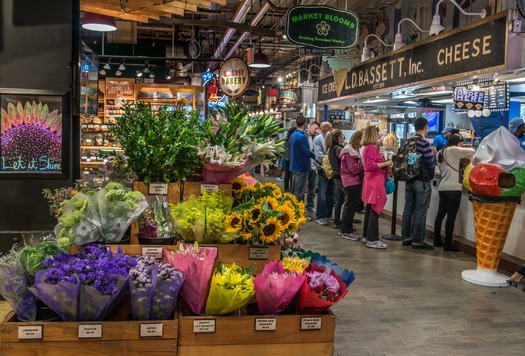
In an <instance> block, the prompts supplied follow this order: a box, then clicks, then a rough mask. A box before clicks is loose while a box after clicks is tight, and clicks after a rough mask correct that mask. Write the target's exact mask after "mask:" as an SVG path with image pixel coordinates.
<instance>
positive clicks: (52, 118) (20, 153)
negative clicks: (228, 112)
mask: <svg viewBox="0 0 525 356" xmlns="http://www.w3.org/2000/svg"><path fill="white" fill-rule="evenodd" d="M0 113H1V131H0V172H18V173H28V172H31V173H59V172H62V97H61V96H59V95H21V94H0Z"/></svg>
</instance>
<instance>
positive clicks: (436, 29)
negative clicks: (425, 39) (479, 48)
mask: <svg viewBox="0 0 525 356" xmlns="http://www.w3.org/2000/svg"><path fill="white" fill-rule="evenodd" d="M443 1H444V0H439V1H438V2H437V4H436V12H435V13H434V16H433V17H432V24H431V25H430V30H429V33H428V35H429V36H435V35H438V34H439V33H441V32H442V31H443V30H445V27H443V26H442V25H441V15H439V5H441V3H442V2H443ZM448 1H450V2H451V3H452V4H454V6H455V7H457V8H458V10H459V11H461V13H462V14H463V15H467V16H479V17H481V18H482V19H483V18H485V16H487V11H486V10H485V9H483V10H481V11H480V12H466V11H465V10H463V8H462V7H461V6H460V5H459V4H458V3H457V2H456V1H454V0H448Z"/></svg>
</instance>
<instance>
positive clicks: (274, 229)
mask: <svg viewBox="0 0 525 356" xmlns="http://www.w3.org/2000/svg"><path fill="white" fill-rule="evenodd" d="M282 232H283V228H282V226H281V223H280V222H279V220H278V219H277V218H276V217H269V218H268V219H266V223H265V226H264V227H263V228H262V229H261V237H260V239H261V242H262V243H263V244H271V243H273V242H275V241H277V239H279V236H280V235H281V233H282Z"/></svg>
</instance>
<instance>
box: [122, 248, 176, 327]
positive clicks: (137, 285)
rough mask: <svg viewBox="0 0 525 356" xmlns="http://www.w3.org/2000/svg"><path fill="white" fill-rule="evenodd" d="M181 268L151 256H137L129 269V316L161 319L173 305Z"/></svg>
mask: <svg viewBox="0 0 525 356" xmlns="http://www.w3.org/2000/svg"><path fill="white" fill-rule="evenodd" d="M183 282H184V276H183V275H182V272H180V271H178V270H177V269H175V268H174V267H172V266H170V265H168V264H166V263H158V262H157V261H156V260H155V258H154V257H141V258H139V260H138V262H137V265H136V266H135V267H133V268H132V269H131V270H130V271H129V286H130V296H131V316H132V319H133V320H165V319H168V318H169V317H170V315H171V314H172V313H173V311H174V310H175V307H176V306H177V296H178V294H179V289H180V287H181V286H182V283H183Z"/></svg>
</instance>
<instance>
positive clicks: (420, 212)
mask: <svg viewBox="0 0 525 356" xmlns="http://www.w3.org/2000/svg"><path fill="white" fill-rule="evenodd" d="M414 129H415V130H416V136H417V138H416V139H417V141H416V151H417V153H418V155H421V156H420V158H419V160H418V161H419V166H420V167H421V169H420V171H419V176H417V177H416V178H415V179H413V180H410V181H408V182H405V207H404V209H403V218H402V222H401V237H402V239H403V246H409V245H412V248H413V249H420V250H433V249H434V246H432V245H430V244H428V243H426V242H425V237H426V221H427V211H428V207H429V205H430V197H431V194H432V191H431V181H432V179H433V178H434V170H435V161H434V160H435V157H434V153H433V152H432V148H431V147H430V143H429V142H428V141H427V140H426V139H425V136H426V135H427V134H428V121H427V119H425V118H423V117H419V118H417V119H416V120H415V121H414ZM412 220H413V238H412V239H411V238H410V233H411V232H412Z"/></svg>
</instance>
